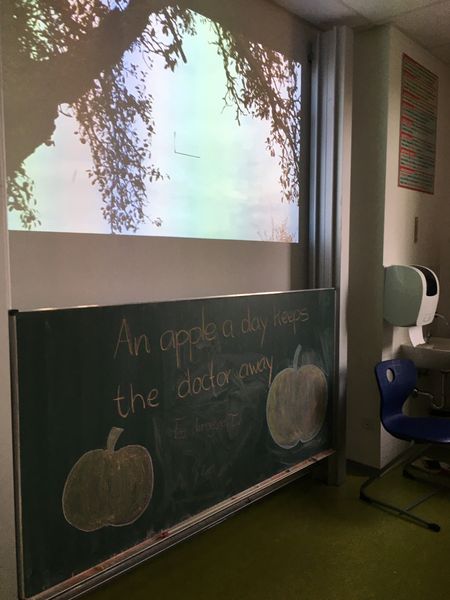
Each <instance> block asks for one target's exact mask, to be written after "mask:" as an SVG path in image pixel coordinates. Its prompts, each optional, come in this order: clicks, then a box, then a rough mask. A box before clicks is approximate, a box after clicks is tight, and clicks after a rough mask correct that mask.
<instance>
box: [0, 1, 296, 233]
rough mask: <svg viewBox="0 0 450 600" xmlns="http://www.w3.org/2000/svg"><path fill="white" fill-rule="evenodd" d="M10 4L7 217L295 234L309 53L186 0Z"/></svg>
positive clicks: (71, 228)
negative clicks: (289, 51)
mask: <svg viewBox="0 0 450 600" xmlns="http://www.w3.org/2000/svg"><path fill="white" fill-rule="evenodd" d="M7 5H8V7H7V8H6V9H5V13H6V19H5V27H4V38H5V42H4V76H5V111H6V128H7V129H6V153H7V154H6V155H7V168H8V202H9V228H10V229H13V230H32V231H53V232H80V233H105V234H107V233H112V234H128V235H130V234H136V235H157V236H176V237H196V238H216V239H240V240H273V241H286V242H295V241H298V231H299V216H298V215H299V202H300V201H301V199H302V194H303V182H302V181H301V179H300V163H301V159H302V156H301V141H302V140H301V65H300V64H298V63H296V62H294V61H292V60H289V59H287V58H286V57H284V56H283V55H282V54H280V53H278V52H276V51H274V50H271V49H268V48H265V47H263V46H261V45H260V44H258V43H255V42H253V41H250V40H249V39H246V38H245V37H243V36H242V35H240V34H234V33H231V32H230V31H228V30H227V29H225V28H224V27H223V26H222V25H221V24H219V23H217V22H214V21H213V20H210V19H208V18H207V17H205V16H202V15H199V14H197V13H195V12H193V11H192V10H190V9H189V2H180V3H179V4H178V5H177V6H167V7H166V8H159V9H158V10H157V11H155V9H154V6H155V5H157V6H158V7H160V6H162V5H163V3H160V2H158V3H156V4H155V3H154V2H148V1H146V2H143V1H138V0H134V1H125V0H123V1H121V0H115V1H112V0H110V1H107V0H92V1H90V2H85V1H82V0H79V1H77V0H66V1H60V2H49V1H48V0H41V1H39V0H36V1H33V2H29V1H25V0H11V1H10V2H9V3H7ZM152 7H153V8H152Z"/></svg>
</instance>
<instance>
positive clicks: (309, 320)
mask: <svg viewBox="0 0 450 600" xmlns="http://www.w3.org/2000/svg"><path fill="white" fill-rule="evenodd" d="M334 311H335V309H334V291H333V290H311V291H301V292H286V293H278V294H256V295H250V296H235V297H221V298H207V299H195V300H183V301H173V302H160V303H149V304H135V305H125V306H106V307H81V308H73V309H61V310H59V309H58V310H45V311H31V312H15V313H14V314H12V316H11V325H12V331H13V339H14V344H13V365H14V377H13V379H14V382H15V386H14V387H15V389H14V404H15V406H14V408H15V411H14V412H15V418H16V448H17V465H16V469H17V478H18V485H17V489H18V498H17V504H18V515H19V519H18V533H19V548H20V563H21V595H22V596H23V597H26V598H28V597H32V596H34V595H36V594H39V593H41V592H43V591H45V590H49V589H50V588H52V587H54V586H56V585H58V584H61V582H64V581H66V580H69V579H70V578H73V577H76V576H77V575H78V574H82V573H83V572H86V571H87V570H89V569H91V570H92V568H93V567H95V566H96V565H100V564H101V563H102V562H104V561H106V560H108V559H110V558H111V557H114V556H117V555H118V554H120V553H123V552H124V551H127V550H128V549H130V548H133V547H135V546H136V545H138V544H142V543H144V542H145V541H151V540H157V539H158V537H159V538H161V537H163V536H168V535H170V531H171V529H173V528H174V527H176V526H178V525H179V524H181V523H184V522H186V521H187V520H189V519H190V518H192V517H193V516H194V515H198V514H200V513H202V511H205V510H207V509H209V508H210V507H214V506H215V505H217V504H218V503H220V502H222V501H223V500H225V499H229V498H231V497H233V496H234V495H236V494H239V493H240V492H242V491H243V490H246V489H249V488H251V487H252V486H255V485H256V484H258V483H260V482H263V481H265V480H267V479H268V478H270V477H272V476H274V475H275V474H279V473H282V472H283V471H284V470H286V469H288V468H289V467H291V466H292V465H296V464H298V463H300V462H301V461H303V460H305V459H306V458H308V457H311V456H314V455H316V454H317V453H319V452H321V451H323V450H325V449H329V448H331V447H332V441H331V440H332V422H331V420H332V418H331V417H332V412H333V411H332V399H333V381H334V368H335V366H334V358H333V351H334Z"/></svg>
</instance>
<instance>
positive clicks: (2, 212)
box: [0, 38, 17, 600]
mask: <svg viewBox="0 0 450 600" xmlns="http://www.w3.org/2000/svg"><path fill="white" fill-rule="evenodd" d="M2 92H3V79H2V52H1V38H0V532H1V543H0V591H1V598H2V600H15V599H16V598H17V563H16V537H15V525H14V484H13V443H12V418H11V386H10V368H9V364H10V363H9V332H8V310H9V309H10V307H11V283H10V282H11V278H10V272H9V264H10V263H9V244H8V225H7V194H6V161H5V134H4V133H5V128H4V115H3V93H2Z"/></svg>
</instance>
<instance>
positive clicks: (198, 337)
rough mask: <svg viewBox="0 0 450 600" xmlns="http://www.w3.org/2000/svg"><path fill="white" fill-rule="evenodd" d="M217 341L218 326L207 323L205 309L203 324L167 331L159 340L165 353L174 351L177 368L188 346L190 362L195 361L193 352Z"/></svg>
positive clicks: (203, 311) (203, 310) (210, 322)
mask: <svg viewBox="0 0 450 600" xmlns="http://www.w3.org/2000/svg"><path fill="white" fill-rule="evenodd" d="M215 339H217V325H216V324H215V323H214V322H212V321H208V322H207V321H206V318H205V309H204V308H202V315H201V322H200V324H199V325H195V326H194V327H191V328H189V329H167V330H166V331H164V333H162V334H161V337H160V338H159V346H160V348H161V350H162V351H163V352H166V351H167V350H174V351H175V357H176V363H177V367H180V365H181V349H182V348H183V347H184V346H186V347H187V349H188V353H189V360H191V361H192V359H193V350H194V348H195V347H196V346H198V345H199V344H201V343H202V342H203V343H205V342H206V343H210V342H212V341H214V340H215Z"/></svg>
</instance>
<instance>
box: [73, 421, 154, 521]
mask: <svg viewBox="0 0 450 600" xmlns="http://www.w3.org/2000/svg"><path fill="white" fill-rule="evenodd" d="M122 432H123V429H121V428H120V427H113V428H112V429H111V431H110V432H109V435H108V439H107V442H106V449H97V450H90V451H89V452H86V453H85V454H83V456H81V458H80V459H79V460H78V461H77V462H76V463H75V464H74V466H73V467H72V469H71V471H70V473H69V475H68V476H67V480H66V483H65V486H64V490H63V496H62V506H63V513H64V517H65V518H66V520H67V521H68V522H69V523H70V524H71V525H73V527H76V528H77V529H79V530H81V531H95V530H97V529H101V528H102V527H107V526H113V527H119V526H123V525H130V524H131V523H133V522H134V521H136V519H138V518H139V517H140V516H141V515H142V513H143V512H144V511H145V510H146V508H147V507H148V505H149V503H150V500H151V497H152V494H153V483H154V474H153V463H152V459H151V456H150V454H149V452H148V450H147V449H146V448H144V446H138V445H132V446H124V447H122V448H120V449H119V450H116V449H115V447H116V444H117V441H118V439H119V437H120V435H121V434H122Z"/></svg>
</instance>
